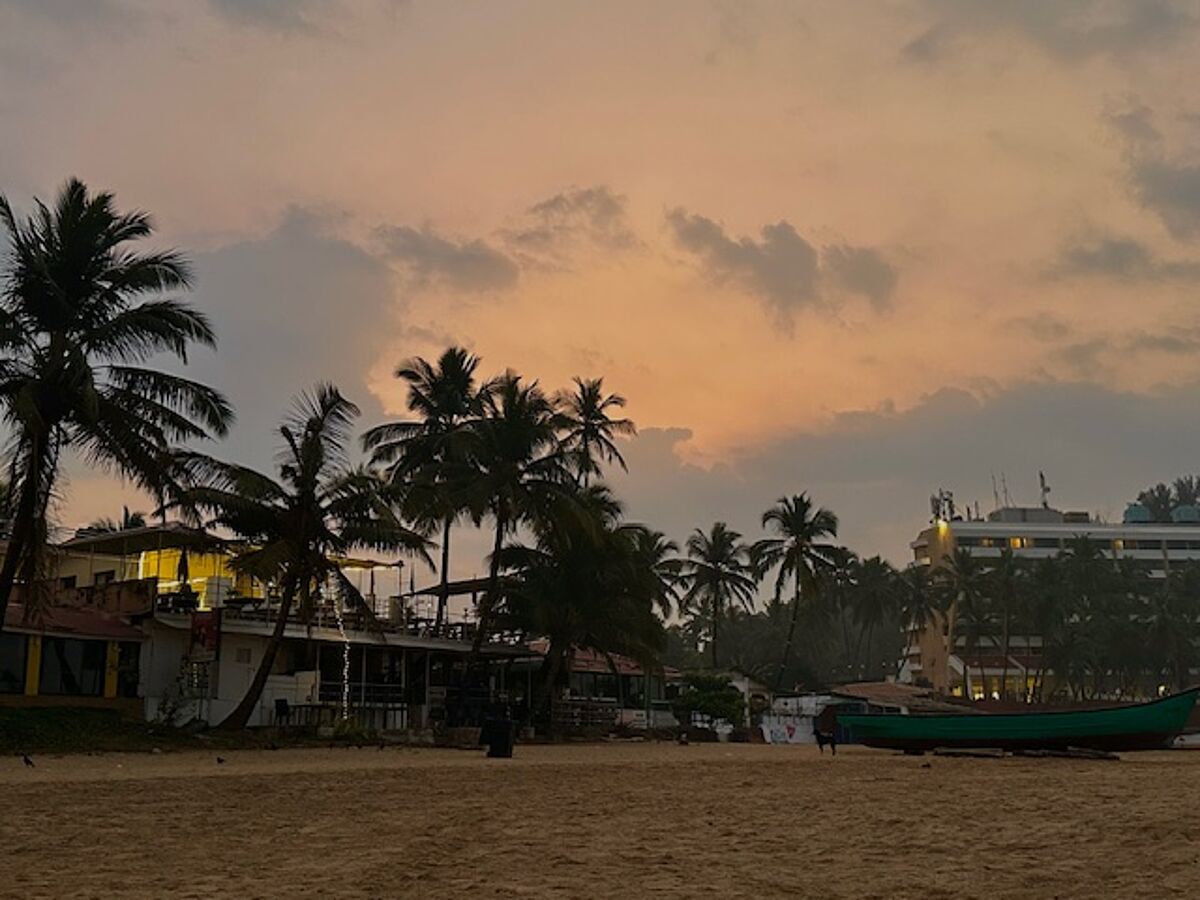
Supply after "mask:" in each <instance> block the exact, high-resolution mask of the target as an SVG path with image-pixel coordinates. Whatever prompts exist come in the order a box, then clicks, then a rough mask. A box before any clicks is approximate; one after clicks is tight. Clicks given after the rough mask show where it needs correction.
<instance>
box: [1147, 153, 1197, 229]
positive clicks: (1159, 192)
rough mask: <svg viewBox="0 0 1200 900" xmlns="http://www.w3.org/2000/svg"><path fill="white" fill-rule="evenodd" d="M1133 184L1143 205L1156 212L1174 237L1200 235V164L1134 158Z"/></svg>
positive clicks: (1151, 158)
mask: <svg viewBox="0 0 1200 900" xmlns="http://www.w3.org/2000/svg"><path fill="white" fill-rule="evenodd" d="M1130 181H1131V183H1132V185H1133V190H1134V192H1135V193H1136V194H1137V197H1138V199H1139V200H1141V202H1142V205H1143V206H1145V207H1147V208H1148V209H1150V210H1152V211H1154V212H1155V213H1157V214H1158V216H1159V217H1160V218H1161V219H1162V221H1163V224H1164V225H1166V226H1167V229H1168V230H1169V231H1170V232H1171V233H1172V234H1173V235H1175V236H1176V237H1180V238H1190V237H1195V236H1196V235H1197V234H1198V233H1200V164H1195V163H1191V162H1174V161H1169V160H1166V159H1162V158H1153V157H1149V158H1140V159H1136V158H1135V159H1134V160H1133V161H1132V163H1131V167H1130Z"/></svg>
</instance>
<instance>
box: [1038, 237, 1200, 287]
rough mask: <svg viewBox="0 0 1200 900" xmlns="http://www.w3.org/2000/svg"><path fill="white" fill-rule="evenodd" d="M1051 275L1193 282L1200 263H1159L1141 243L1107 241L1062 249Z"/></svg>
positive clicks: (1171, 261)
mask: <svg viewBox="0 0 1200 900" xmlns="http://www.w3.org/2000/svg"><path fill="white" fill-rule="evenodd" d="M1050 274H1051V275H1052V276H1055V277H1065V276H1085V277H1099V278H1115V279H1121V280H1126V281H1154V280H1171V279H1181V280H1194V279H1200V262H1197V261H1191V260H1166V259H1161V258H1160V257H1159V256H1157V255H1156V254H1155V253H1154V251H1152V250H1151V249H1150V248H1149V247H1147V246H1146V245H1145V244H1143V243H1141V242H1140V241H1135V240H1133V239H1131V238H1116V237H1106V238H1100V239H1099V240H1095V241H1091V242H1089V243H1077V244H1072V245H1069V246H1067V247H1065V248H1064V249H1063V250H1062V252H1061V253H1060V254H1059V257H1058V259H1057V260H1056V262H1055V263H1054V265H1053V266H1052V268H1051V270H1050Z"/></svg>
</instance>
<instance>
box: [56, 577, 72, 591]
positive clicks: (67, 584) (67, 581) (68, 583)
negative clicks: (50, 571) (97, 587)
mask: <svg viewBox="0 0 1200 900" xmlns="http://www.w3.org/2000/svg"><path fill="white" fill-rule="evenodd" d="M58 586H59V587H61V588H62V589H63V590H64V591H67V590H70V589H71V588H73V587H75V576H74V575H65V576H63V577H62V578H60V579H58Z"/></svg>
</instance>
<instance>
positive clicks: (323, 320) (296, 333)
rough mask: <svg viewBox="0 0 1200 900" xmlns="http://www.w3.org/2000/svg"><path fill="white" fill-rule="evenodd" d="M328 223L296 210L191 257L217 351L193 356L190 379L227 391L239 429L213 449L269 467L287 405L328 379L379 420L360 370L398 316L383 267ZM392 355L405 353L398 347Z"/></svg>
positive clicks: (199, 301)
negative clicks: (272, 225)
mask: <svg viewBox="0 0 1200 900" xmlns="http://www.w3.org/2000/svg"><path fill="white" fill-rule="evenodd" d="M329 224H330V223H329V222H328V221H327V220H325V219H323V218H322V217H320V216H317V215H314V214H312V213H309V212H306V211H303V210H292V211H291V212H290V213H288V215H287V216H286V217H285V218H284V220H283V222H282V223H281V224H280V225H279V227H278V228H277V229H275V230H274V231H273V232H271V233H270V234H268V235H266V236H265V237H262V238H258V239H254V240H249V241H243V242H240V243H237V244H232V245H229V246H227V247H223V248H221V249H219V250H215V251H213V252H210V253H205V254H202V255H200V256H198V257H196V260H195V262H196V276H197V290H196V294H195V296H194V298H193V300H194V301H195V303H196V305H197V306H198V307H199V308H200V309H202V310H204V311H205V312H206V313H207V314H208V315H209V316H210V317H211V319H212V322H213V326H214V327H215V328H216V330H217V335H218V340H219V352H218V353H217V354H216V355H215V356H213V355H211V354H198V355H197V357H196V359H195V360H194V362H193V363H192V364H191V365H190V366H189V367H188V372H189V374H190V375H192V376H193V377H198V378H200V379H201V380H204V381H207V382H208V383H210V384H213V385H215V386H217V387H219V388H221V389H222V390H224V391H226V392H227V393H228V395H229V397H230V399H231V400H232V401H233V402H234V404H235V405H236V407H237V413H238V424H237V426H236V428H235V430H234V433H233V435H231V437H230V439H229V440H228V441H227V442H226V443H223V444H222V445H221V446H220V447H219V448H218V452H220V453H221V454H224V455H228V456H230V457H231V458H233V459H238V460H243V461H245V462H249V463H253V464H255V465H260V466H267V465H270V463H271V459H272V456H271V450H272V447H273V440H272V437H271V434H270V432H271V429H272V428H274V427H275V425H276V424H277V423H278V421H279V419H280V417H281V416H282V414H283V413H284V412H285V411H286V410H287V409H288V407H289V404H290V402H291V398H292V397H293V396H294V395H295V394H296V393H297V392H299V391H301V390H303V389H306V388H308V387H310V386H312V385H313V384H314V383H315V382H317V381H333V382H334V383H336V384H337V385H338V386H339V387H340V388H341V389H342V392H343V393H344V394H346V395H347V396H348V397H350V398H351V399H352V400H354V401H355V402H356V403H358V405H359V406H360V407H361V408H362V409H363V412H364V416H366V417H369V418H374V419H378V418H379V416H380V415H381V413H382V410H381V409H380V408H379V406H378V403H377V402H376V401H375V400H374V399H373V397H372V395H371V394H370V393H369V392H368V391H367V387H366V380H365V379H366V372H367V369H368V367H369V365H370V363H371V362H372V361H373V360H374V359H376V358H377V357H378V356H379V354H381V353H382V352H383V351H384V349H385V347H384V345H383V340H384V337H385V336H386V335H387V334H388V333H389V332H390V330H389V328H388V327H386V326H388V325H389V324H391V322H392V320H393V319H394V317H395V316H396V314H397V310H396V308H395V301H394V299H393V297H394V284H393V275H392V273H391V270H390V269H389V267H388V266H387V265H386V264H385V263H383V262H381V261H380V260H378V259H376V258H375V257H373V256H371V255H370V254H368V253H366V252H365V251H363V250H362V249H360V248H359V247H357V246H355V245H353V244H350V243H348V242H346V241H344V240H341V239H339V238H337V237H336V236H334V235H332V234H331V233H330V231H329ZM395 355H396V358H397V359H400V358H402V357H404V356H405V355H407V351H406V350H405V348H403V347H397V348H396V354H395Z"/></svg>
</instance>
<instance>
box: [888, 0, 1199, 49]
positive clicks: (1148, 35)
mask: <svg viewBox="0 0 1200 900" xmlns="http://www.w3.org/2000/svg"><path fill="white" fill-rule="evenodd" d="M921 5H922V6H924V7H925V8H926V9H928V10H929V11H930V12H931V13H932V14H933V16H934V22H933V25H932V26H931V28H930V31H927V32H925V33H923V34H922V35H921V36H919V37H918V38H917V39H916V42H910V43H909V44H908V45H907V47H906V48H905V51H904V54H905V56H906V57H908V58H910V59H913V58H915V59H922V58H924V59H927V60H928V59H933V58H937V57H939V56H941V55H944V54H943V53H942V51H943V50H944V48H945V46H946V44H947V42H948V39H949V38H950V37H951V36H955V35H965V36H970V37H972V38H976V39H980V38H982V39H994V38H996V37H1005V36H1015V37H1018V38H1020V39H1022V40H1026V41H1029V42H1031V43H1033V44H1035V45H1037V46H1038V47H1040V48H1041V49H1042V50H1044V51H1045V52H1047V53H1049V54H1051V55H1052V56H1055V57H1058V58H1061V59H1065V60H1080V59H1086V58H1088V57H1091V56H1096V55H1103V54H1111V55H1124V54H1130V53H1136V52H1142V51H1153V50H1157V49H1160V48H1162V47H1166V46H1170V45H1173V44H1176V43H1178V42H1181V41H1183V40H1184V39H1185V38H1186V36H1187V35H1189V34H1190V33H1192V32H1193V31H1194V30H1195V28H1196V25H1197V19H1196V16H1195V15H1194V14H1193V13H1192V12H1191V11H1190V10H1189V9H1188V7H1187V6H1186V5H1185V4H1182V3H1175V2H1172V0H1138V2H1125V0H1073V2H1047V0H1004V2H995V0H924V2H923V3H922V4H921ZM931 32H932V33H936V34H937V35H938V37H937V39H936V41H935V42H934V43H932V44H929V45H928V46H922V45H921V44H920V43H919V42H921V41H922V40H923V39H924V38H925V36H926V35H928V34H930V33H931ZM914 43H916V44H917V46H916V47H915V48H914ZM922 53H924V56H922Z"/></svg>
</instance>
